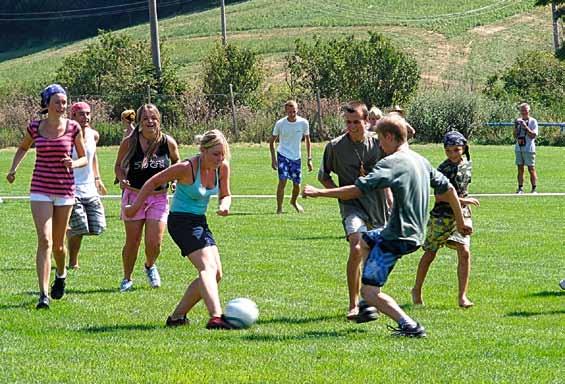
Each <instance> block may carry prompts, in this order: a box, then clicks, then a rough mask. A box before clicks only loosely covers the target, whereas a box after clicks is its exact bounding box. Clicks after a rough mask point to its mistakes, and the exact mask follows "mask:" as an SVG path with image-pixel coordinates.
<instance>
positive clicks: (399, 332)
mask: <svg viewBox="0 0 565 384" xmlns="http://www.w3.org/2000/svg"><path fill="white" fill-rule="evenodd" d="M387 327H388V329H390V330H391V332H392V335H393V336H406V337H426V330H425V329H424V327H422V326H421V325H420V323H416V325H415V326H410V325H407V324H404V325H402V326H401V325H399V326H398V328H394V327H391V326H390V325H388V326H387Z"/></svg>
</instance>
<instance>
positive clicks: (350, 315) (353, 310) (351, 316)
mask: <svg viewBox="0 0 565 384" xmlns="http://www.w3.org/2000/svg"><path fill="white" fill-rule="evenodd" d="M357 315H359V308H358V307H355V308H351V309H350V310H349V312H347V320H351V321H355V320H357Z"/></svg>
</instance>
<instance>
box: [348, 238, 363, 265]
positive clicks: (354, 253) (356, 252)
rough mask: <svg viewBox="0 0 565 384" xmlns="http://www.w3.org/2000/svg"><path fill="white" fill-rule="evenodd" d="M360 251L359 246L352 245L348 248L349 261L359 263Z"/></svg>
mask: <svg viewBox="0 0 565 384" xmlns="http://www.w3.org/2000/svg"><path fill="white" fill-rule="evenodd" d="M361 256H362V249H361V244H359V243H358V242H357V243H354V244H350V246H349V260H352V261H357V262H361Z"/></svg>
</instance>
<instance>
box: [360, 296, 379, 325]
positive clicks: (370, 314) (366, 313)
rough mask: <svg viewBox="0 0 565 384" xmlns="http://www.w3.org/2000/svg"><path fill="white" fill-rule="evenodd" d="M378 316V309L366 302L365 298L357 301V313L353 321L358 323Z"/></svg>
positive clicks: (372, 319) (366, 321)
mask: <svg viewBox="0 0 565 384" xmlns="http://www.w3.org/2000/svg"><path fill="white" fill-rule="evenodd" d="M378 318H379V311H378V310H377V308H375V307H373V306H371V305H369V304H367V302H366V301H365V300H361V301H359V313H358V314H357V318H356V319H355V321H356V322H357V323H358V324H361V323H368V322H369V321H375V320H377V319H378Z"/></svg>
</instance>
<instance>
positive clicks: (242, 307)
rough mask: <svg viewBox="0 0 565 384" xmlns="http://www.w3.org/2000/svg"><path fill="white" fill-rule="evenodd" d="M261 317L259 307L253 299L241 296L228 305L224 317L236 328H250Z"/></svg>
mask: <svg viewBox="0 0 565 384" xmlns="http://www.w3.org/2000/svg"><path fill="white" fill-rule="evenodd" d="M258 317H259V309H258V308H257V304H255V302H254V301H253V300H250V299H246V298H244V297H240V298H237V299H233V300H231V301H230V302H229V303H228V304H227V305H226V311H225V313H224V318H225V319H226V321H227V322H228V323H230V324H231V325H233V326H234V327H235V328H249V327H251V326H252V325H253V324H254V323H255V322H256V321H257V318H258Z"/></svg>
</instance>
